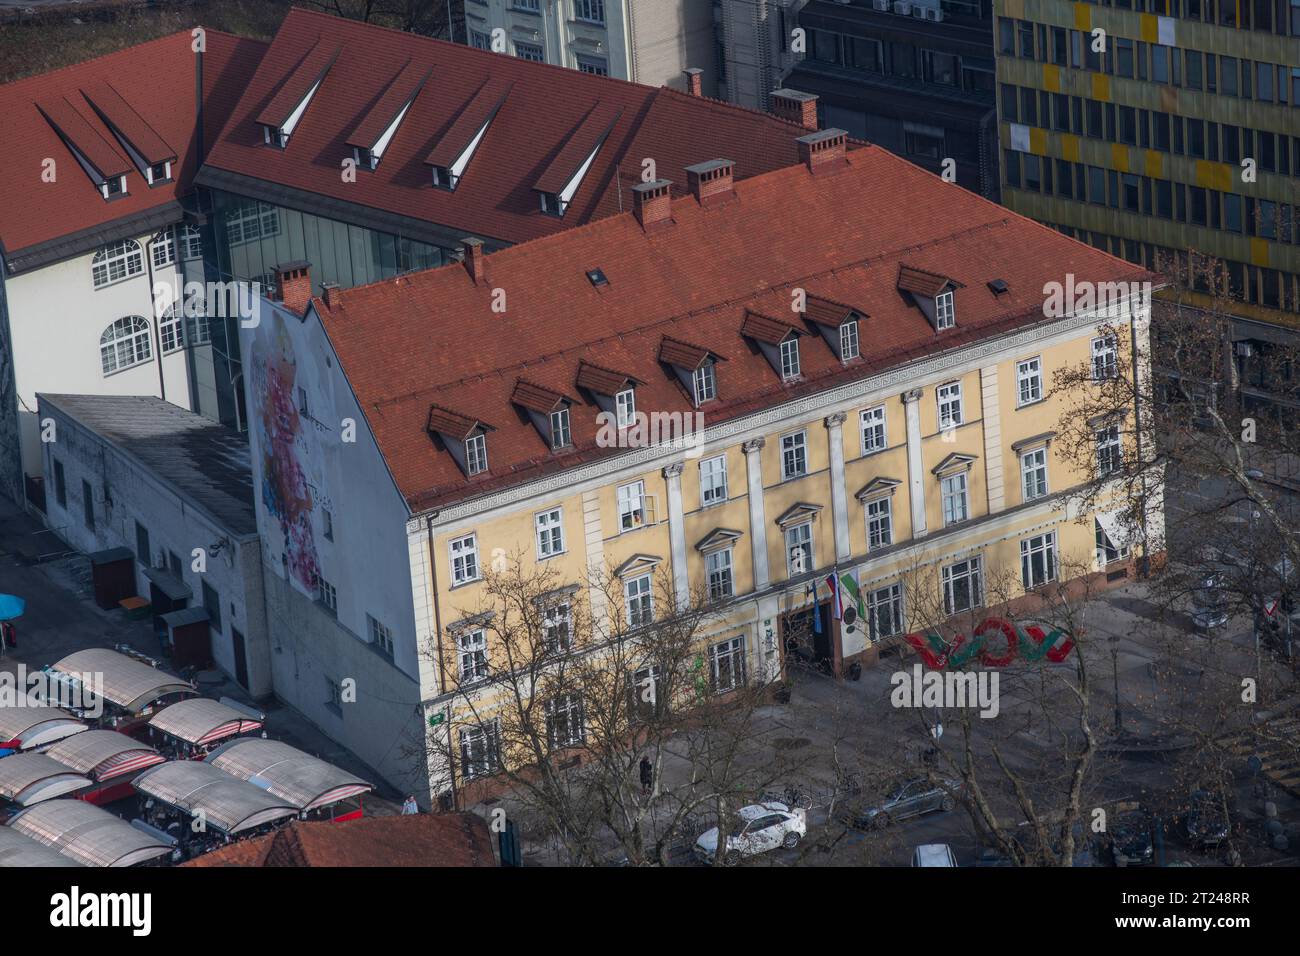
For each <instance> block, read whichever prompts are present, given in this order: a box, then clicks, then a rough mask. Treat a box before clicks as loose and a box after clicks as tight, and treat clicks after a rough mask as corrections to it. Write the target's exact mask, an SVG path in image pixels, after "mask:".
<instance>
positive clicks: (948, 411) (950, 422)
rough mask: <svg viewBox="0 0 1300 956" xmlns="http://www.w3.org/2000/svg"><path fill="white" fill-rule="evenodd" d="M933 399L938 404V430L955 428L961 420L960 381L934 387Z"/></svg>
mask: <svg viewBox="0 0 1300 956" xmlns="http://www.w3.org/2000/svg"><path fill="white" fill-rule="evenodd" d="M935 400H936V401H937V402H938V405H939V430H940V431H943V430H945V429H948V428H955V427H957V426H958V425H960V424H961V422H962V416H961V382H949V383H948V384H946V385H940V386H939V387H938V388H937V389H935Z"/></svg>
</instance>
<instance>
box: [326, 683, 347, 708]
mask: <svg viewBox="0 0 1300 956" xmlns="http://www.w3.org/2000/svg"><path fill="white" fill-rule="evenodd" d="M325 693H326V695H327V696H326V698H325V706H326V707H328V708H329V709H330V710H332V711H334V713H335V714H337V715H338V716H340V717H342V716H343V688H342V687H341V686H340V685H339V682H338V681H336V680H334V678H332V677H326V678H325Z"/></svg>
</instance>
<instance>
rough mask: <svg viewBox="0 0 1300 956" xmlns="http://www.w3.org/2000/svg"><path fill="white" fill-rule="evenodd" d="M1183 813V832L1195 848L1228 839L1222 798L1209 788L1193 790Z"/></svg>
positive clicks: (1226, 817)
mask: <svg viewBox="0 0 1300 956" xmlns="http://www.w3.org/2000/svg"><path fill="white" fill-rule="evenodd" d="M1188 804H1189V805H1188V808H1187V812H1186V813H1185V814H1183V820H1182V823H1183V834H1184V835H1185V836H1186V837H1187V842H1188V843H1189V844H1191V845H1192V846H1194V847H1196V848H1197V849H1203V848H1205V847H1213V846H1218V845H1219V844H1220V843H1222V842H1223V841H1224V840H1226V839H1228V816H1227V814H1226V813H1225V812H1224V809H1223V800H1222V798H1221V797H1220V796H1219V795H1218V794H1217V793H1212V792H1210V791H1209V790H1196V791H1193V793H1192V794H1191V796H1190V797H1189V798H1188Z"/></svg>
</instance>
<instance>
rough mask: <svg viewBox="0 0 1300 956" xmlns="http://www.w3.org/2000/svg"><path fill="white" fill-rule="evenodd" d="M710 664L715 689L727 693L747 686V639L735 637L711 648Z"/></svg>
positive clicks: (719, 692) (716, 691)
mask: <svg viewBox="0 0 1300 956" xmlns="http://www.w3.org/2000/svg"><path fill="white" fill-rule="evenodd" d="M709 665H710V670H711V676H712V678H713V691H714V693H717V694H725V693H726V692H727V691H729V690H735V689H736V688H737V687H744V686H745V641H744V639H743V638H739V637H733V638H732V639H731V640H729V641H721V642H719V643H717V644H714V645H713V646H712V647H710V648H709Z"/></svg>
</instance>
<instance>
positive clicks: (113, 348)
mask: <svg viewBox="0 0 1300 956" xmlns="http://www.w3.org/2000/svg"><path fill="white" fill-rule="evenodd" d="M152 358H153V337H152V336H151V335H150V334H149V323H148V322H147V321H146V320H145V318H144V316H142V315H124V316H122V318H120V319H118V320H117V321H115V322H112V323H110V324H109V326H108V328H106V329H104V331H103V332H102V333H101V334H100V336H99V365H100V368H101V369H102V371H103V373H104V376H105V377H107V376H109V375H115V374H117V373H118V372H121V371H125V370H126V369H128V368H134V367H135V366H137V365H143V364H144V363H146V362H148V361H150V360H151V359H152Z"/></svg>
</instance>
